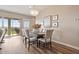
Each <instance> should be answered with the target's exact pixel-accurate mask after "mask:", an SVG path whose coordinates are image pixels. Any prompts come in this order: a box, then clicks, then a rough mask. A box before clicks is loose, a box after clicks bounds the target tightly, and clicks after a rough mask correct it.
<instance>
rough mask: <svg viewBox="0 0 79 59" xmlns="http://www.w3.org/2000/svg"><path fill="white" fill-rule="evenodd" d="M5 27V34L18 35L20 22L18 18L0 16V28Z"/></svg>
mask: <svg viewBox="0 0 79 59" xmlns="http://www.w3.org/2000/svg"><path fill="white" fill-rule="evenodd" d="M3 28H5V29H7V33H6V35H18V34H19V31H20V22H19V20H18V19H11V18H5V17H4V18H3V17H0V29H3Z"/></svg>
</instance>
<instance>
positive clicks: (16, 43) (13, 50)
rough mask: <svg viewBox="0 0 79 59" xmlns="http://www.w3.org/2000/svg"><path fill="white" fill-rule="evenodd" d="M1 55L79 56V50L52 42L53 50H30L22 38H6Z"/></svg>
mask: <svg viewBox="0 0 79 59" xmlns="http://www.w3.org/2000/svg"><path fill="white" fill-rule="evenodd" d="M0 48H1V49H0V54H78V53H79V50H76V49H73V48H70V47H67V46H64V45H61V44H58V43H55V42H52V47H51V48H45V47H37V46H36V45H31V47H30V49H29V50H28V49H27V47H26V46H25V44H24V43H23V38H22V37H21V36H12V37H5V39H4V43H1V44H0Z"/></svg>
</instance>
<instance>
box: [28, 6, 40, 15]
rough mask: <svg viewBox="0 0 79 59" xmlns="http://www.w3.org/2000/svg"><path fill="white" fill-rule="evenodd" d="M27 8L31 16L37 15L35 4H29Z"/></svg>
mask: <svg viewBox="0 0 79 59" xmlns="http://www.w3.org/2000/svg"><path fill="white" fill-rule="evenodd" d="M29 8H30V14H31V15H32V16H37V15H38V14H39V11H38V10H36V9H35V6H33V5H31V6H29Z"/></svg>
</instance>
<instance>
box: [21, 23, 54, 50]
mask: <svg viewBox="0 0 79 59" xmlns="http://www.w3.org/2000/svg"><path fill="white" fill-rule="evenodd" d="M53 32H54V29H51V28H41V25H40V24H35V25H34V26H33V30H32V31H30V30H28V29H22V37H23V42H24V44H25V47H26V48H28V50H29V49H30V46H31V45H35V46H36V47H44V48H51V47H52V35H53Z"/></svg>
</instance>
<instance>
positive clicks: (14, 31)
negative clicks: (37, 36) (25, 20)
mask: <svg viewBox="0 0 79 59" xmlns="http://www.w3.org/2000/svg"><path fill="white" fill-rule="evenodd" d="M19 31H20V22H19V20H16V19H11V35H18V34H19Z"/></svg>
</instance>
